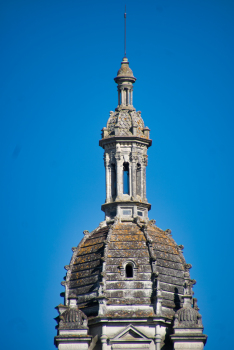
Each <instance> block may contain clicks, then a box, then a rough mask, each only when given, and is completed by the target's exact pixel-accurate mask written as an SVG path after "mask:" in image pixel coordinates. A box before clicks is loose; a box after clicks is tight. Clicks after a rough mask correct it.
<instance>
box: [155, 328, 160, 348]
mask: <svg viewBox="0 0 234 350" xmlns="http://www.w3.org/2000/svg"><path fill="white" fill-rule="evenodd" d="M154 342H155V350H160V349H161V333H160V325H158V324H157V325H156V326H155V340H154Z"/></svg>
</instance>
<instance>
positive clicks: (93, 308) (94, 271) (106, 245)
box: [64, 221, 188, 317]
mask: <svg viewBox="0 0 234 350" xmlns="http://www.w3.org/2000/svg"><path fill="white" fill-rule="evenodd" d="M127 265H128V266H130V267H128V268H127ZM187 266H188V265H186V263H185V260H184V258H183V255H182V253H181V249H180V247H179V246H177V244H176V243H175V241H174V240H173V239H172V237H171V235H170V231H169V230H167V231H163V230H161V229H160V228H158V227H157V226H155V224H154V222H153V221H151V222H149V223H148V224H147V225H145V224H142V223H141V224H139V222H138V223H134V222H122V223H118V222H116V223H114V224H113V225H108V226H104V227H102V228H100V227H99V228H97V229H96V230H94V231H93V232H91V233H88V234H86V235H85V237H84V238H83V240H82V241H81V243H80V244H79V246H78V247H77V248H76V249H75V248H74V254H73V257H72V259H71V263H70V265H69V266H67V267H66V269H67V270H68V272H67V277H66V282H65V283H64V284H65V285H66V295H67V298H69V296H70V295H74V294H75V295H76V296H77V303H78V306H79V308H81V309H82V310H83V311H84V312H85V313H86V315H88V316H91V315H97V313H98V310H99V307H100V305H99V303H100V300H101V299H105V300H106V309H105V315H106V316H116V317H118V316H119V317H123V316H133V317H137V316H138V317H139V316H153V315H154V308H153V305H154V304H155V298H156V284H155V283H156V280H157V281H159V283H160V289H161V295H162V311H163V314H164V315H165V316H166V315H167V316H173V314H174V311H176V310H178V309H179V308H180V307H181V296H182V295H183V292H184V288H183V285H184V281H185V280H184V275H185V273H186V275H187V276H188V271H187V270H186V269H187ZM127 269H130V270H131V269H132V272H131V271H130V275H129V276H130V277H129V276H127V275H126V274H128V272H126V271H127ZM131 273H132V276H131ZM155 276H156V277H155ZM126 305H128V307H126ZM123 306H125V307H123Z"/></svg>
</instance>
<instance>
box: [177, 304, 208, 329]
mask: <svg viewBox="0 0 234 350" xmlns="http://www.w3.org/2000/svg"><path fill="white" fill-rule="evenodd" d="M175 326H176V327H179V328H193V327H195V328H197V327H199V326H202V322H201V315H200V314H199V312H198V311H197V310H196V309H194V308H192V307H191V305H186V306H183V307H182V308H181V309H179V310H178V311H177V312H176V314H175Z"/></svg>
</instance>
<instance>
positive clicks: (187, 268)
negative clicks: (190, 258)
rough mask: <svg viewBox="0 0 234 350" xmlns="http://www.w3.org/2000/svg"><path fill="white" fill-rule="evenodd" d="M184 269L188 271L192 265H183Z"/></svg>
mask: <svg viewBox="0 0 234 350" xmlns="http://www.w3.org/2000/svg"><path fill="white" fill-rule="evenodd" d="M184 267H185V269H186V270H190V269H191V268H192V265H191V264H185V265H184Z"/></svg>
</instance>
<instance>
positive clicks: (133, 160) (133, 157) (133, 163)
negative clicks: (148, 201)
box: [130, 152, 138, 200]
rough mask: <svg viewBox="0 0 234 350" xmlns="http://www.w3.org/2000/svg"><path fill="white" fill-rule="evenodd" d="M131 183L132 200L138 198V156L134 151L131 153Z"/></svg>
mask: <svg viewBox="0 0 234 350" xmlns="http://www.w3.org/2000/svg"><path fill="white" fill-rule="evenodd" d="M130 159H131V168H132V169H131V175H132V176H131V183H132V200H135V199H136V162H137V159H138V158H137V156H136V154H135V152H132V154H131V157H130Z"/></svg>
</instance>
